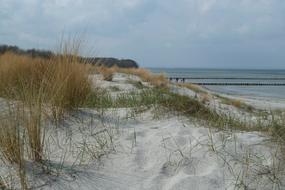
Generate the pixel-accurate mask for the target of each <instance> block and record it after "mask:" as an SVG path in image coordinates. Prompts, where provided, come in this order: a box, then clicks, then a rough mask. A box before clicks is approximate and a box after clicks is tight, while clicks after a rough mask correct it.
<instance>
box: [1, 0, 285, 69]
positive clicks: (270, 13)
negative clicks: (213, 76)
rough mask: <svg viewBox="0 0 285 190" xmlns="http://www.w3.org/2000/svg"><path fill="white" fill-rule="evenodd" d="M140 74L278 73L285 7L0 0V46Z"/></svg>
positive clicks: (252, 0) (284, 49)
mask: <svg viewBox="0 0 285 190" xmlns="http://www.w3.org/2000/svg"><path fill="white" fill-rule="evenodd" d="M63 35H64V36H73V37H78V36H80V37H79V38H81V39H82V40H83V41H84V43H83V44H84V45H83V50H82V52H83V54H85V55H92V56H106V57H117V58H130V59H134V60H136V61H137V62H138V63H139V65H140V66H142V67H181V68H238V69H285V0H175V1H174V0H0V44H9V45H17V46H19V47H21V48H26V49H27V48H37V49H51V50H53V49H55V48H56V46H57V45H58V44H59V43H60V41H61V39H62V36H63Z"/></svg>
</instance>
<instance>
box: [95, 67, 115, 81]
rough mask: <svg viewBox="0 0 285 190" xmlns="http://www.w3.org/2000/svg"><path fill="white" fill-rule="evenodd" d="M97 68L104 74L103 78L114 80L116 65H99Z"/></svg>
mask: <svg viewBox="0 0 285 190" xmlns="http://www.w3.org/2000/svg"><path fill="white" fill-rule="evenodd" d="M97 70H98V72H99V73H101V74H102V75H103V80H106V81H112V80H113V75H114V73H115V72H116V68H115V67H111V68H108V67H104V66H101V67H98V69H97Z"/></svg>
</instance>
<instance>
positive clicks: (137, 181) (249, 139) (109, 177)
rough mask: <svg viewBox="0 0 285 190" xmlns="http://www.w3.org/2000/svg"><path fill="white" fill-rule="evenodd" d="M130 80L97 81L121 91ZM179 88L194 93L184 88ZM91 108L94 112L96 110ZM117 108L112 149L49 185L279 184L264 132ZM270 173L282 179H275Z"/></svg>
mask: <svg viewBox="0 0 285 190" xmlns="http://www.w3.org/2000/svg"><path fill="white" fill-rule="evenodd" d="M127 80H129V78H127V77H126V76H125V75H116V77H115V79H114V81H115V82H105V81H100V82H99V84H100V85H101V86H104V87H105V88H106V87H109V86H111V85H116V86H118V87H119V88H121V89H123V91H128V90H134V88H133V87H132V86H131V85H130V84H127ZM176 91H177V92H178V93H182V94H186V95H189V96H194V95H195V93H193V92H192V91H189V90H186V89H176ZM89 112H91V114H92V113H93V114H94V111H89ZM116 112H117V114H111V115H109V114H108V113H107V114H106V117H108V118H109V121H111V122H109V125H110V126H114V125H116V126H117V129H116V131H117V132H116V135H115V136H116V141H115V143H114V144H115V147H114V151H112V153H111V154H108V155H107V156H105V157H103V159H102V160H101V161H100V162H99V161H94V162H92V164H90V165H87V166H86V167H79V168H77V169H76V170H75V171H74V176H75V179H74V180H71V181H68V182H66V181H64V180H59V181H58V182H57V183H53V184H52V185H51V186H49V187H48V186H45V188H47V189H88V190H90V189H104V190H111V189H118V190H128V189H133V190H135V189H142V190H160V189H163V190H176V189H195V190H196V189H200V190H206V189H275V188H276V189H277V188H278V187H279V186H278V183H279V179H281V178H282V177H283V175H282V172H283V170H282V171H281V170H279V168H276V163H277V161H278V163H279V162H280V161H279V160H278V159H277V157H278V156H277V155H276V147H275V146H273V145H272V144H271V143H269V142H268V139H267V137H265V136H263V135H262V134H260V133H255V132H238V131H237V132H226V131H220V132H218V131H216V130H215V129H209V128H208V127H203V126H201V125H198V124H195V122H193V121H191V120H189V118H185V117H177V116H174V115H163V114H162V113H160V115H161V117H160V118H158V119H157V118H156V119H154V118H153V116H154V113H153V112H151V111H147V112H145V113H142V114H141V115H139V116H137V117H136V118H135V119H125V118H126V115H127V114H128V113H127V112H126V110H125V109H121V110H116ZM89 114H90V113H89ZM114 115H120V116H121V117H120V119H119V120H120V122H119V123H114V122H115V121H116V120H115V119H114V120H112V119H110V118H112V117H114ZM95 120H96V118H95ZM113 121H114V122H113ZM74 125H75V126H76V124H74ZM93 127H96V126H93ZM272 163H275V165H272ZM272 176H276V177H277V178H278V180H276V182H274V183H273V182H272V178H273V177H272ZM282 179H283V178H282ZM281 181H282V180H281ZM280 183H281V182H280ZM279 185H281V186H282V187H284V186H283V184H279Z"/></svg>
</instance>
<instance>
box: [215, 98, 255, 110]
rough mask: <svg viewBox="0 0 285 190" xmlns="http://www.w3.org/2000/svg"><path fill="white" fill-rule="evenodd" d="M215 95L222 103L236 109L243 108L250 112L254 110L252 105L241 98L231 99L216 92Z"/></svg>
mask: <svg viewBox="0 0 285 190" xmlns="http://www.w3.org/2000/svg"><path fill="white" fill-rule="evenodd" d="M215 96H216V97H218V98H219V99H220V100H221V101H222V103H223V104H226V105H231V106H234V107H236V108H238V109H243V110H245V111H248V112H252V111H253V110H254V108H253V106H251V105H248V104H246V103H245V102H243V101H242V100H238V99H231V98H227V97H224V96H221V95H218V94H216V95H215Z"/></svg>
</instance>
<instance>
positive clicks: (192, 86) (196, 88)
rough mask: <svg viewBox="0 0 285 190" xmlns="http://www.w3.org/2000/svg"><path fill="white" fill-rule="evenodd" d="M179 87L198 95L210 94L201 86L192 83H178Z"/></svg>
mask: <svg viewBox="0 0 285 190" xmlns="http://www.w3.org/2000/svg"><path fill="white" fill-rule="evenodd" d="M178 86H181V87H185V88H188V89H190V90H192V91H194V92H196V93H198V94H208V93H207V92H206V91H205V90H203V89H202V88H201V87H200V86H199V85H195V84H191V83H178Z"/></svg>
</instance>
